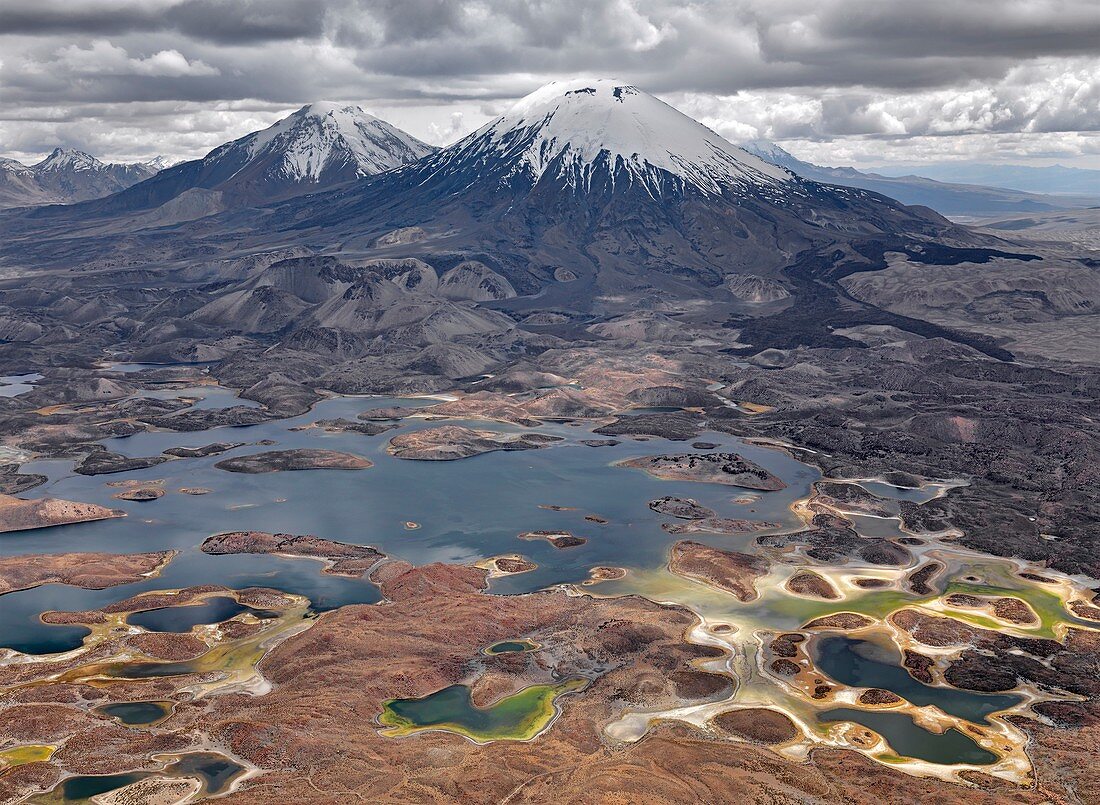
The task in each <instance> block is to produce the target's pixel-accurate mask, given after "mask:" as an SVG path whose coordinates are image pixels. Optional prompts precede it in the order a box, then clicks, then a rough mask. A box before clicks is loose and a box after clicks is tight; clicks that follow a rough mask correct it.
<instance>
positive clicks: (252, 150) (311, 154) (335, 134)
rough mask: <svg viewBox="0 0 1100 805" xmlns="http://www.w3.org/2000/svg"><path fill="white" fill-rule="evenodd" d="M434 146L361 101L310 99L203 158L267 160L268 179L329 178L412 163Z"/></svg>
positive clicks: (249, 162) (251, 162)
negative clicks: (364, 107) (241, 155)
mask: <svg viewBox="0 0 1100 805" xmlns="http://www.w3.org/2000/svg"><path fill="white" fill-rule="evenodd" d="M434 150H435V149H434V148H433V147H432V146H430V145H427V144H426V143H422V142H420V140H418V139H416V138H415V137H413V136H412V135H410V134H406V133H405V132H403V131H401V130H400V129H398V128H396V127H395V126H391V125H390V124H389V123H387V122H386V121H384V120H379V119H378V118H376V117H374V116H372V115H369V114H367V113H366V112H364V111H363V110H362V109H360V108H359V107H358V106H339V105H336V104H331V103H311V104H307V105H306V106H303V107H302V108H301V109H299V110H298V111H297V112H295V113H294V114H292V115H290V116H288V117H285V118H283V119H282V120H280V121H278V122H277V123H275V124H274V125H272V126H269V127H268V128H266V129H264V130H262V131H256V132H253V133H252V134H248V135H246V136H244V137H242V138H241V139H239V140H234V141H233V142H231V143H226V144H225V145H223V146H220V147H218V148H216V149H214V150H213V151H212V152H210V153H209V154H208V155H207V156H206V157H205V159H204V161H213V160H219V159H225V158H227V157H228V158H231V159H232V158H235V157H237V153H236V152H241V151H243V152H246V153H247V155H248V159H247V161H246V165H247V166H248V167H249V168H250V169H254V168H255V166H256V165H263V172H264V173H265V174H266V175H267V176H268V177H270V178H272V179H275V178H285V179H288V180H290V181H294V182H314V183H327V182H326V180H327V179H330V180H344V179H353V178H356V177H362V176H370V175H372V174H375V173H381V172H382V171H385V170H389V169H390V168H395V167H397V166H398V165H404V164H405V163H406V162H413V161H414V160H417V159H420V158H421V157H422V156H425V155H427V154H430V153H431V152H432V151H434Z"/></svg>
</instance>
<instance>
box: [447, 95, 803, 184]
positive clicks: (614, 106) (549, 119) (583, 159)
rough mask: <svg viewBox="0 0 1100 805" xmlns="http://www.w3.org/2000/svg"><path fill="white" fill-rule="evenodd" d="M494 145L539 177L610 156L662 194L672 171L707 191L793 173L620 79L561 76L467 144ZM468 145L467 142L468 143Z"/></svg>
mask: <svg viewBox="0 0 1100 805" xmlns="http://www.w3.org/2000/svg"><path fill="white" fill-rule="evenodd" d="M478 142H482V143H483V144H491V145H492V146H493V147H495V149H496V150H498V151H500V152H502V153H503V154H504V155H506V156H507V157H508V158H510V159H512V160H513V161H514V169H515V171H517V172H519V171H524V172H527V173H529V174H530V175H531V177H532V179H533V180H534V181H536V182H537V181H538V180H539V179H540V178H541V177H542V176H543V175H544V174H545V173H546V172H547V171H548V170H555V171H558V172H561V173H568V174H570V176H569V177H568V178H569V180H570V181H576V180H577V174H580V175H581V176H583V175H585V174H586V173H587V172H589V171H590V170H591V166H593V165H594V164H595V163H596V162H597V161H599V160H603V159H606V160H607V161H608V163H609V165H610V167H611V168H612V169H613V170H619V169H625V170H626V172H627V175H628V176H629V177H630V180H631V181H632V182H633V181H637V182H639V183H641V184H642V185H643V186H644V187H645V188H646V189H647V190H648V191H649V192H650V193H651V194H653V193H657V192H659V191H660V190H661V187H662V185H663V183H664V182H665V181H667V178H668V175H672V176H675V177H678V178H679V179H680V180H682V181H683V182H684V183H686V184H689V185H692V186H694V187H695V188H696V189H698V190H701V191H703V192H704V193H707V194H711V195H717V194H721V193H722V192H723V189H725V188H730V187H738V186H746V185H752V186H760V185H770V186H775V185H781V184H785V183H787V182H789V181H791V178H792V177H791V176H790V174H789V173H788V172H787V171H785V170H783V169H782V168H778V167H776V166H774V165H771V164H769V163H767V162H766V161H764V160H762V159H760V158H758V157H755V156H753V155H751V154H749V153H747V152H746V151H743V150H742V149H740V148H738V147H737V146H735V145H733V144H732V143H730V142H728V141H727V140H725V139H724V138H722V137H721V136H719V135H718V134H716V133H715V132H713V131H711V130H710V129H708V128H707V127H706V126H704V125H703V124H702V123H699V122H698V121H695V120H693V119H691V118H690V117H688V116H687V115H684V114H683V113H681V112H679V111H677V110H676V109H674V108H672V107H671V106H669V105H668V104H666V103H664V102H663V101H661V100H658V99H657V98H655V97H654V96H652V95H650V94H648V93H646V92H643V91H641V90H639V89H638V88H637V87H634V86H632V85H630V84H627V83H625V82H622V81H616V80H613V79H576V80H571V81H555V82H551V83H549V84H546V85H545V86H543V87H540V88H539V89H537V90H535V91H534V92H532V93H531V94H530V95H527V96H526V97H524V98H522V99H521V100H520V101H518V102H517V103H516V104H515V105H514V106H513V107H512V108H511V109H509V110H508V111H507V112H505V113H504V114H503V115H501V116H500V117H499V118H497V119H496V120H494V121H492V122H490V123H489V124H488V125H486V126H484V127H482V128H481V129H480V130H478V131H477V132H475V133H474V134H472V135H470V137H468V138H467V140H466V141H463V143H465V144H467V145H469V144H471V143H478ZM463 143H459V144H458V145H459V146H461V145H463Z"/></svg>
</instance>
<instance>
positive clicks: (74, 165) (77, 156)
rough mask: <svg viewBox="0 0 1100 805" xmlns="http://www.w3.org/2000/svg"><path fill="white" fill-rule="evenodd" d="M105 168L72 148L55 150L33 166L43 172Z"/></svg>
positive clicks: (93, 158)
mask: <svg viewBox="0 0 1100 805" xmlns="http://www.w3.org/2000/svg"><path fill="white" fill-rule="evenodd" d="M105 167H106V166H105V165H104V164H103V163H102V162H100V161H99V160H98V159H96V158H95V157H93V156H92V155H91V154H86V153H84V152H83V151H77V150H75V149H72V148H55V149H54V150H53V151H52V152H51V153H50V155H49V156H48V157H46V158H45V159H44V160H42V161H41V162H39V163H38V164H37V165H35V166H34V169H35V170H36V171H44V170H76V171H87V170H102V169H103V168H105Z"/></svg>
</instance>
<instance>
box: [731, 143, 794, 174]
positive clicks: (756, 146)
mask: <svg viewBox="0 0 1100 805" xmlns="http://www.w3.org/2000/svg"><path fill="white" fill-rule="evenodd" d="M741 147H742V148H744V149H745V150H746V151H748V152H749V153H750V154H752V155H753V156H758V157H760V158H761V159H763V160H764V161H765V162H770V163H771V164H773V165H779V166H781V167H784V168H792V169H793V166H795V165H798V164H800V161H799V159H798V158H797V157H795V156H794V154H792V153H791V152H790V151H788V150H786V149H785V148H783V147H782V146H780V145H776V144H775V143H773V142H772V141H771V140H750V141H749V142H747V143H741Z"/></svg>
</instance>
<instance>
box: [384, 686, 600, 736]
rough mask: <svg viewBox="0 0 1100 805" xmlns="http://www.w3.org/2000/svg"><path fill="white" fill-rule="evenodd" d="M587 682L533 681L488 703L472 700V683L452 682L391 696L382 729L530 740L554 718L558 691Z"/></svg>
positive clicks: (398, 732) (393, 733)
mask: <svg viewBox="0 0 1100 805" xmlns="http://www.w3.org/2000/svg"><path fill="white" fill-rule="evenodd" d="M587 684H588V681H587V680H585V679H581V678H579V677H577V678H573V679H567V680H566V681H564V682H560V683H557V684H553V685H531V686H530V687H526V688H524V689H523V690H521V691H519V692H518V693H514V694H512V695H511V696H505V697H504V698H503V699H501V700H500V701H498V702H496V703H495V704H491V705H489V706H488V707H477V706H476V705H475V704H474V703H473V700H472V699H471V698H470V687H469V686H468V685H451V686H450V687H448V688H443V689H442V690H438V691H436V692H435V693H431V694H429V695H427V696H424V697H423V698H420V699H390V700H389V701H387V702H384V703H383V705H382V715H381V716H379V719H378V720H379V722H380V723H381V724H382V725H383V726H384V727H388V728H389V729H386V730H384V732H383V734H385V735H389V736H391V737H399V736H403V735H412V734H413V733H416V732H422V731H424V730H443V731H445V732H454V733H458V734H459V735H464V736H466V737H467V738H469V739H470V740H473V741H476V742H477V743H488V742H490V741H501V740H509V741H527V740H530V739H531V738H534V737H535V736H536V735H538V734H539V733H540V732H542V731H543V730H544V729H546V727H547V726H548V725H549V724H550V722H551V721H553V720H554V716H555V715H556V714H557V708H556V707H555V705H554V702H555V700H556V699H557V697H558V696H560V695H561V694H563V693H569V692H572V691H576V690H580V689H581V688H583V687H584V686H585V685H587Z"/></svg>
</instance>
